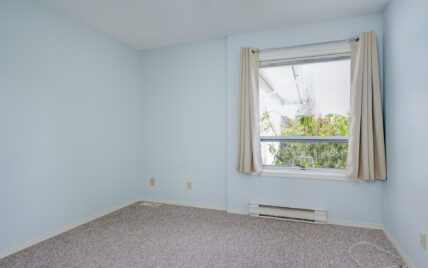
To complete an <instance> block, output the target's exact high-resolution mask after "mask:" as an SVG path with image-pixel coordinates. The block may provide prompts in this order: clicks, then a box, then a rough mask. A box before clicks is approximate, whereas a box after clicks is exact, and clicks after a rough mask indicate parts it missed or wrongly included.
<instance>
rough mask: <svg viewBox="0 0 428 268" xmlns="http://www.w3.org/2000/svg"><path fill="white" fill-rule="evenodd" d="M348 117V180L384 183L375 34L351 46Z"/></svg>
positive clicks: (381, 120)
mask: <svg viewBox="0 0 428 268" xmlns="http://www.w3.org/2000/svg"><path fill="white" fill-rule="evenodd" d="M351 55H352V56H351V65H352V67H351V71H352V82H351V83H352V85H351V113H350V124H349V148H348V159H347V165H346V172H347V176H348V177H349V178H351V179H358V180H385V179H386V164H385V142H384V131H383V119H382V107H381V88H380V77H379V62H378V53H377V41H376V34H375V33H374V32H368V33H362V34H360V35H359V38H358V40H356V41H352V42H351Z"/></svg>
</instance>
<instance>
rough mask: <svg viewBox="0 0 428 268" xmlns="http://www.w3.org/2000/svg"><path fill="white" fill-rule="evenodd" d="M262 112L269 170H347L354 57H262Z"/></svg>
mask: <svg viewBox="0 0 428 268" xmlns="http://www.w3.org/2000/svg"><path fill="white" fill-rule="evenodd" d="M259 67H260V68H259V98H260V99H259V105H260V107H259V112H260V137H261V149H262V160H263V165H264V168H265V169H272V168H273V169H278V168H294V169H299V170H312V169H326V168H329V169H344V168H345V164H346V157H347V152H348V124H349V110H350V84H351V78H350V74H351V71H350V55H349V53H343V52H342V53H329V54H327V55H325V54H324V55H317V56H310V57H308V56H306V57H297V58H296V57H294V58H292V57H291V58H290V57H288V58H285V59H284V58H283V59H281V58H279V59H278V58H277V59H275V58H274V59H272V58H271V59H269V60H262V58H261V60H260V66H259Z"/></svg>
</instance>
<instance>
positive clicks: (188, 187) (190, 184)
mask: <svg viewBox="0 0 428 268" xmlns="http://www.w3.org/2000/svg"><path fill="white" fill-rule="evenodd" d="M187 190H192V182H191V181H188V182H187Z"/></svg>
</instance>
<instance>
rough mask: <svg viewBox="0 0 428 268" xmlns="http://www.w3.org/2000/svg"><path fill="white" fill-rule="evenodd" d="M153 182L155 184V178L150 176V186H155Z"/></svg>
mask: <svg viewBox="0 0 428 268" xmlns="http://www.w3.org/2000/svg"><path fill="white" fill-rule="evenodd" d="M155 184H156V179H155V178H150V186H155Z"/></svg>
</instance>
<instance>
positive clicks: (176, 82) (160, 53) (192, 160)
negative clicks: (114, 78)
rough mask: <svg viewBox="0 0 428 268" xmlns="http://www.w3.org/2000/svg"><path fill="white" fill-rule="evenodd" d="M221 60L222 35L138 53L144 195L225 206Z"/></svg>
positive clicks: (223, 56)
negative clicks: (152, 179)
mask: <svg viewBox="0 0 428 268" xmlns="http://www.w3.org/2000/svg"><path fill="white" fill-rule="evenodd" d="M225 66H226V45H225V39H219V40H213V41H207V42H201V43H195V44H191V45H184V46H177V47H172V48H162V49H155V50H149V51H146V52H142V53H141V79H142V89H143V94H144V95H143V100H144V101H143V105H142V107H143V109H144V110H143V113H142V122H144V129H145V133H144V150H143V154H144V170H143V176H144V177H145V178H146V184H145V187H144V189H143V196H144V197H151V198H157V199H166V200H174V201H185V202H192V203H201V204H208V205H213V206H220V207H225V201H226V174H225V172H226V162H225V155H226V90H225V85H226V70H225ZM150 177H155V178H156V186H155V187H150V186H148V185H149V184H148V181H149V178H150ZM187 181H192V182H193V189H192V190H187V189H186V182H187Z"/></svg>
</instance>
